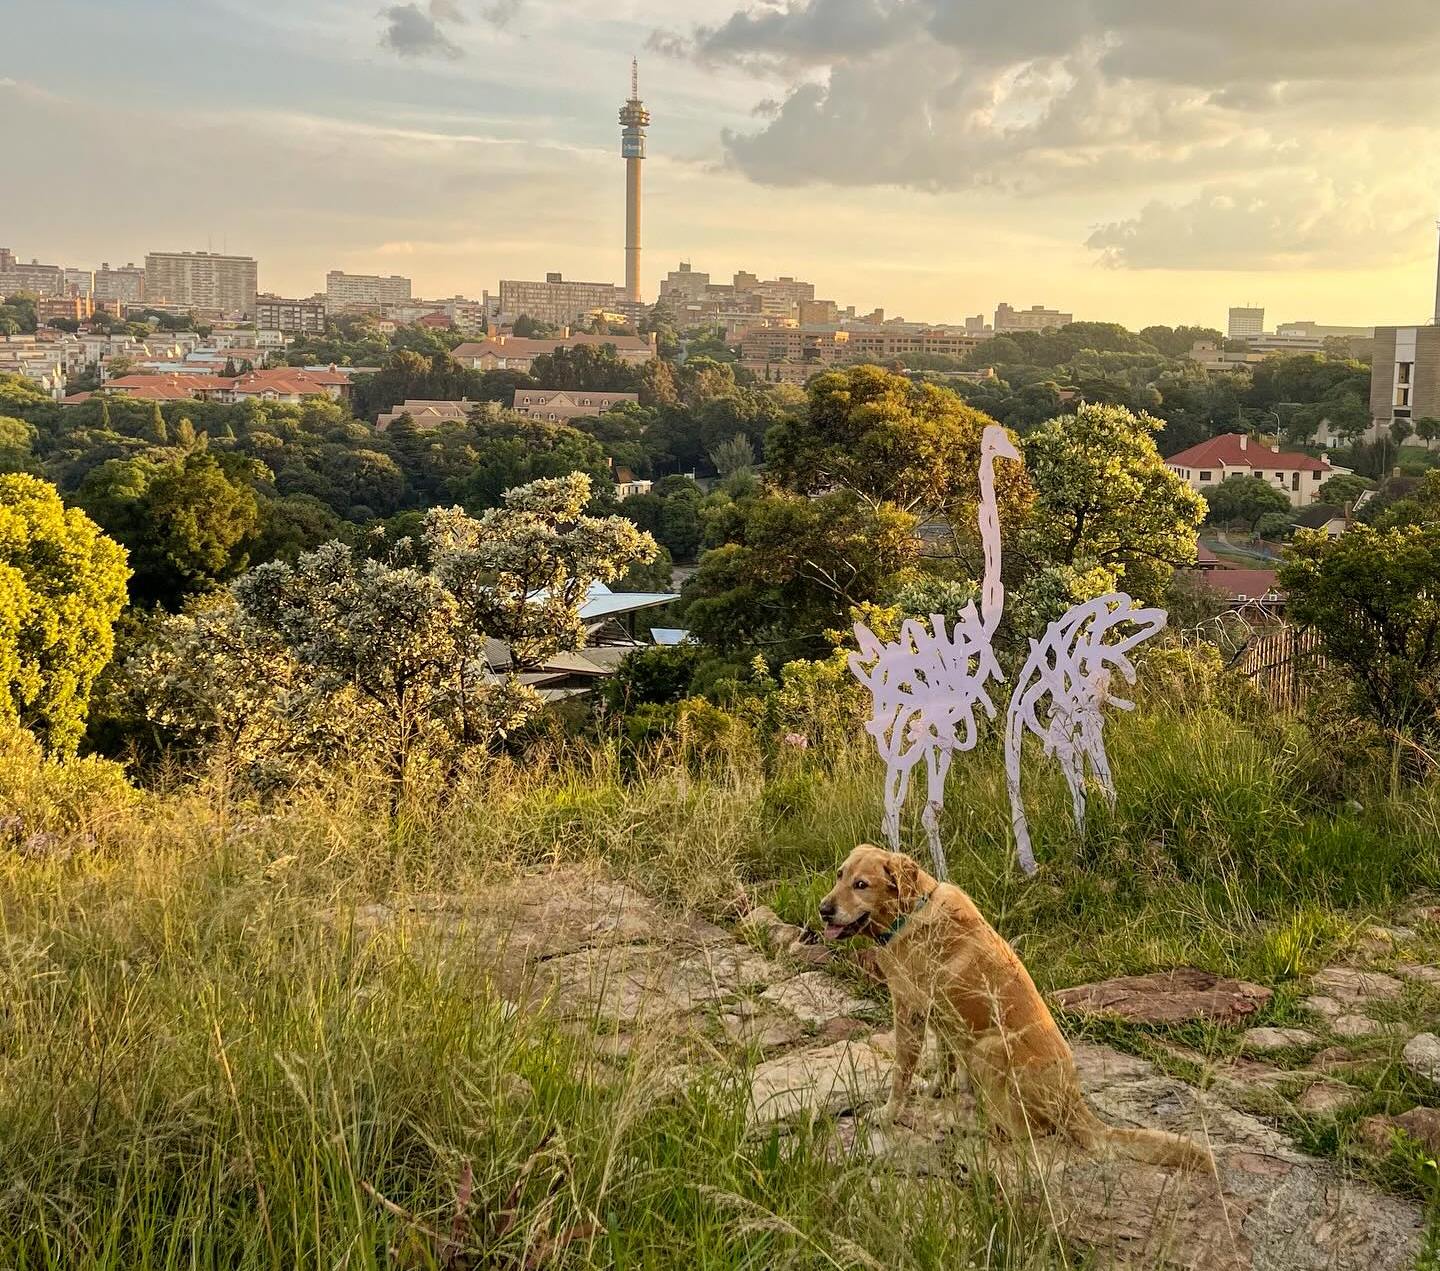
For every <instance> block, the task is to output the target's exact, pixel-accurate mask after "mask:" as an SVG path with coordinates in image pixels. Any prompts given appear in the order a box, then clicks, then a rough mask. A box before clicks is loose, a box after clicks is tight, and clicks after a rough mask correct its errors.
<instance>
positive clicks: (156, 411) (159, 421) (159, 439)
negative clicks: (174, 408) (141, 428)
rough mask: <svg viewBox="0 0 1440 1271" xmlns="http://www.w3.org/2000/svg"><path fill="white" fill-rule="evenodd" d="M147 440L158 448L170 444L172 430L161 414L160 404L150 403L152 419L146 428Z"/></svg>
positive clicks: (145, 435)
mask: <svg viewBox="0 0 1440 1271" xmlns="http://www.w3.org/2000/svg"><path fill="white" fill-rule="evenodd" d="M144 437H145V440H146V441H148V442H150V443H151V444H152V445H156V446H166V445H169V444H170V430H169V429H168V428H167V427H166V426H165V416H164V415H162V414H161V413H160V403H159V402H151V403H150V418H149V420H148V422H147V423H146V426H145V432H144Z"/></svg>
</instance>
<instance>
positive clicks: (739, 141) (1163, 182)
mask: <svg viewBox="0 0 1440 1271" xmlns="http://www.w3.org/2000/svg"><path fill="white" fill-rule="evenodd" d="M1437 42H1440V4H1437V3H1435V0H1372V2H1371V3H1369V4H1367V5H1364V6H1362V5H1359V4H1356V3H1354V0H1264V3H1261V4H1256V3H1254V0H1210V3H1208V4H1205V5H1178V4H1171V3H1159V2H1157V0H1029V2H1028V3H1016V2H1015V0H964V2H963V3H961V2H957V0H766V2H764V3H751V4H748V5H746V6H744V7H741V8H739V9H737V10H735V11H734V12H732V13H731V14H730V15H729V16H728V17H726V18H725V19H723V20H720V21H718V22H713V23H710V24H702V25H697V26H695V27H694V28H693V29H692V30H691V31H690V33H689V35H688V36H687V37H686V38H685V39H684V40H683V41H681V40H680V38H679V37H677V36H675V35H674V34H673V33H672V34H669V35H663V36H659V37H657V44H658V45H659V46H661V47H663V48H664V49H665V50H666V51H669V52H672V53H673V52H676V51H683V52H685V53H687V54H688V56H690V57H691V58H693V59H694V60H695V61H696V62H697V63H699V64H701V65H702V66H711V67H714V66H717V65H726V64H728V65H732V66H736V67H740V68H743V69H746V70H749V71H750V72H751V73H752V74H755V75H757V76H760V77H763V78H764V79H765V80H766V81H767V82H765V83H764V84H763V86H757V93H756V96H757V99H762V100H770V101H771V102H772V104H771V105H770V106H769V107H768V108H767V109H766V110H765V111H764V112H762V113H761V115H760V120H761V122H759V123H757V124H756V125H754V126H751V127H740V128H735V129H732V130H730V131H728V132H726V133H725V134H724V136H723V144H724V147H725V152H726V156H727V159H728V161H729V163H730V164H731V165H733V166H734V167H735V168H737V169H738V170H739V171H740V172H742V173H744V174H745V175H746V176H748V177H750V178H751V179H752V180H755V181H759V182H762V183H764V184H768V185H777V186H780V185H804V184H807V183H813V182H824V183H829V184H832V185H837V186H868V185H882V186H883V185H889V186H899V187H909V188H911V189H918V190H925V191H943V190H958V191H965V190H974V189H979V188H990V189H998V190H1001V191H1004V192H1006V193H1008V194H1012V195H1024V196H1032V197H1047V198H1052V199H1056V198H1061V197H1071V196H1084V197H1085V198H1087V199H1089V200H1094V199H1097V198H1098V199H1103V200H1107V201H1109V202H1110V203H1111V204H1112V205H1114V206H1113V211H1112V213H1111V215H1112V217H1113V219H1111V220H1108V221H1107V222H1106V223H1105V224H1103V225H1102V227H1101V228H1100V229H1099V230H1097V231H1095V233H1094V234H1092V235H1091V238H1090V240H1089V242H1090V245H1091V246H1092V247H1093V248H1094V249H1095V250H1097V251H1099V252H1101V253H1102V257H1103V259H1104V260H1105V261H1106V262H1107V263H1109V264H1112V265H1122V266H1127V267H1140V268H1153V267H1158V266H1159V265H1160V264H1161V263H1163V258H1164V256H1165V253H1166V251H1167V238H1168V239H1169V250H1170V251H1171V253H1172V255H1171V259H1170V262H1169V263H1171V264H1173V265H1174V266H1175V267H1179V268H1199V267H1214V268H1227V267H1229V266H1228V265H1226V264H1225V263H1224V262H1226V261H1228V260H1234V259H1237V258H1243V259H1247V260H1251V261H1253V262H1274V265H1263V264H1257V265H1256V267H1260V268H1264V267H1278V266H1279V265H1281V264H1283V263H1284V262H1286V261H1287V260H1289V259H1291V257H1290V256H1289V255H1287V254H1286V253H1285V252H1283V251H1281V250H1279V248H1278V243H1279V242H1280V240H1281V239H1282V238H1283V237H1284V232H1283V231H1284V226H1285V225H1287V224H1294V223H1297V222H1299V223H1303V224H1304V225H1305V226H1306V229H1305V232H1304V235H1303V244H1304V245H1303V246H1302V247H1301V248H1299V249H1297V251H1296V252H1295V257H1296V258H1299V259H1308V260H1321V259H1325V260H1329V261H1331V262H1338V261H1340V260H1342V259H1346V258H1348V259H1361V258H1367V257H1369V256H1370V255H1372V244H1371V243H1370V241H1368V240H1367V239H1366V235H1367V234H1372V235H1373V234H1376V233H1380V232H1384V231H1386V230H1387V229H1394V228H1396V227H1397V225H1400V224H1402V223H1403V224H1409V223H1410V222H1411V220H1412V219H1413V218H1411V217H1409V216H1408V214H1406V215H1404V216H1399V217H1397V216H1395V215H1391V214H1389V212H1388V211H1387V210H1385V209H1382V208H1381V207H1380V200H1373V199H1366V197H1365V196H1366V192H1367V191H1369V190H1372V189H1378V188H1380V187H1385V188H1388V189H1391V190H1392V191H1395V192H1396V193H1397V194H1399V195H1401V196H1403V198H1404V199H1405V200H1413V199H1415V198H1416V197H1420V198H1421V201H1422V202H1428V201H1429V200H1428V199H1425V198H1424V197H1423V189H1422V174H1421V173H1420V172H1419V171H1417V169H1423V168H1425V167H1428V166H1429V165H1428V163H1427V162H1426V157H1427V156H1428V154H1429V152H1430V150H1431V149H1432V147H1431V146H1430V145H1429V143H1427V142H1425V141H1424V140H1423V136H1420V135H1417V132H1418V131H1419V130H1423V129H1424V127H1426V126H1427V125H1428V126H1429V127H1431V128H1433V127H1434V126H1436V125H1437V124H1440V91H1437V89H1440V70H1437V67H1436V63H1435V60H1434V57H1433V49H1434V48H1435V47H1436V44H1437ZM776 82H778V83H779V84H780V85H781V87H782V94H781V96H780V99H779V101H778V105H775V104H773V100H774V96H775V94H774V87H775V84H776ZM1397 129H1399V130H1402V131H1404V132H1405V133H1406V134H1407V140H1406V142H1405V144H1406V145H1407V146H1408V147H1411V149H1408V150H1407V151H1406V153H1405V154H1403V155H1401V154H1398V153H1397V151H1396V147H1397V145H1398V144H1399V142H1398V140H1397V138H1396V136H1395V132H1396V130H1397ZM1399 172H1405V173H1408V174H1410V175H1409V179H1408V180H1403V181H1402V180H1397V178H1396V174H1397V173H1399ZM1272 178H1273V184H1266V185H1265V186H1264V190H1265V192H1266V193H1265V194H1264V196H1263V197H1260V198H1259V199H1258V200H1257V198H1256V197H1255V194H1254V191H1255V189H1256V188H1257V186H1256V183H1257V182H1261V181H1265V182H1270V181H1271V180H1272ZM1202 190H1203V191H1204V193H1200V191H1202ZM1287 191H1293V192H1294V193H1289V194H1287ZM1305 191H1308V192H1310V194H1311V195H1312V196H1315V195H1317V194H1318V193H1319V192H1324V191H1329V192H1331V193H1332V194H1337V192H1346V193H1345V194H1344V198H1346V199H1353V200H1358V201H1359V202H1360V203H1361V204H1362V205H1363V206H1364V208H1366V209H1369V210H1366V211H1362V212H1359V213H1356V214H1353V215H1342V214H1332V215H1329V216H1322V215H1319V214H1318V205H1315V204H1310V205H1306V206H1300V205H1298V204H1297V205H1296V206H1294V207H1293V208H1291V207H1289V206H1288V205H1287V204H1286V203H1285V200H1286V198H1287V197H1288V198H1290V199H1292V200H1293V199H1298V198H1300V197H1302V193H1301V192H1305ZM1142 199H1143V200H1145V203H1144V205H1143V210H1142V211H1140V212H1139V213H1135V212H1134V209H1135V207H1136V206H1137V203H1138V202H1139V201H1140V200H1142ZM1226 199H1230V200H1231V201H1232V203H1233V210H1232V208H1231V206H1230V205H1227V204H1226V203H1225V200H1226ZM1326 206H1330V207H1331V209H1332V212H1333V211H1334V210H1335V205H1334V204H1333V203H1329V204H1326ZM1062 215H1063V209H1062V208H1061V206H1060V205H1058V204H1057V218H1058V217H1060V216H1062ZM1272 242H1273V244H1276V245H1277V246H1275V247H1274V248H1273V249H1272V247H1271V246H1266V244H1271V243H1272Z"/></svg>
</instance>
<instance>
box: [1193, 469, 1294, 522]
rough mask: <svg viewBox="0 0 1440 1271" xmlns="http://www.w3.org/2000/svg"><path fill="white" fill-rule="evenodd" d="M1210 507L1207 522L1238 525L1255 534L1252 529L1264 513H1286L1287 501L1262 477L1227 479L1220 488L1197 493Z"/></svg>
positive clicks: (1288, 503)
mask: <svg viewBox="0 0 1440 1271" xmlns="http://www.w3.org/2000/svg"><path fill="white" fill-rule="evenodd" d="M1200 493H1201V494H1202V495H1204V497H1205V502H1206V503H1207V504H1208V505H1209V516H1208V519H1209V521H1210V522H1211V524H1213V525H1234V524H1236V523H1237V522H1238V523H1240V524H1243V525H1245V526H1247V527H1248V528H1249V530H1250V532H1251V533H1252V534H1253V533H1254V532H1255V526H1256V525H1257V524H1258V523H1259V520H1260V518H1261V517H1262V516H1264V515H1265V514H1266V513H1267V512H1289V510H1290V500H1289V498H1288V497H1287V496H1286V494H1285V491H1284V490H1281V489H1280V488H1278V487H1277V486H1273V485H1271V484H1270V482H1268V481H1266V480H1265V479H1264V478H1263V477H1245V476H1239V475H1236V476H1233V477H1226V478H1225V480H1223V481H1222V482H1220V484H1219V485H1211V486H1206V487H1205V488H1204V489H1203V490H1201V491H1200Z"/></svg>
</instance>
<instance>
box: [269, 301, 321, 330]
mask: <svg viewBox="0 0 1440 1271" xmlns="http://www.w3.org/2000/svg"><path fill="white" fill-rule="evenodd" d="M255 328H256V330H258V331H283V332H285V334H286V335H319V334H321V333H322V332H323V331H324V330H325V301H324V300H323V299H322V298H321V297H319V296H312V297H311V298H310V299H309V300H286V299H285V298H284V297H282V296H272V295H264V296H256V297H255Z"/></svg>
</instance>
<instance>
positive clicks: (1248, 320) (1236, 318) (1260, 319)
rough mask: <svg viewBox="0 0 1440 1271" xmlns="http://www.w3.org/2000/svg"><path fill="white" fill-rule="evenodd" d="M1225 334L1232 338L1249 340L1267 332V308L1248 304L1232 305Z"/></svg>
mask: <svg viewBox="0 0 1440 1271" xmlns="http://www.w3.org/2000/svg"><path fill="white" fill-rule="evenodd" d="M1225 334H1226V335H1228V336H1229V337H1230V339H1232V340H1249V339H1252V338H1254V337H1255V336H1257V335H1264V334H1265V310H1264V309H1254V308H1251V307H1249V306H1246V305H1241V306H1238V307H1232V308H1231V310H1230V322H1229V325H1228V326H1227V327H1226V328H1225Z"/></svg>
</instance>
